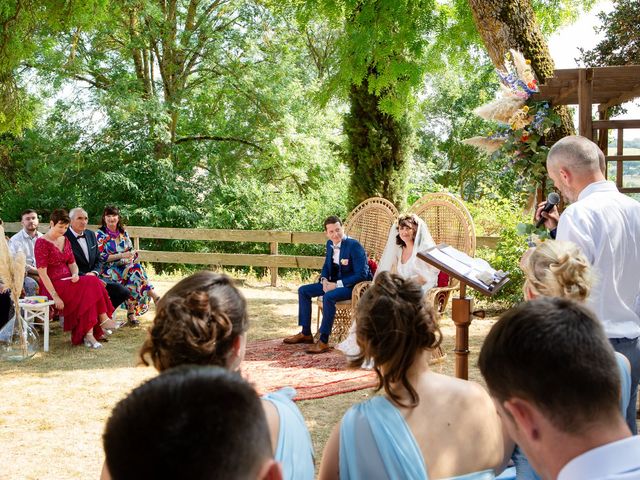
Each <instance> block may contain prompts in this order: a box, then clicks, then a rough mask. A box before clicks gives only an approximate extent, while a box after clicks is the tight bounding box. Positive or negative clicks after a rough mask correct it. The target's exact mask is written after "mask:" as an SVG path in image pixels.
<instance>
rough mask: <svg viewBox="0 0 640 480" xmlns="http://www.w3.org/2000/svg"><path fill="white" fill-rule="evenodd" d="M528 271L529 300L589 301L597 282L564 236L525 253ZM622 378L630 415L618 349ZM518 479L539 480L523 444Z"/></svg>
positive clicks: (623, 405) (626, 374)
mask: <svg viewBox="0 0 640 480" xmlns="http://www.w3.org/2000/svg"><path fill="white" fill-rule="evenodd" d="M521 267H522V270H523V271H524V274H525V282H524V286H523V291H524V298H525V300H532V299H534V298H537V297H541V296H544V297H562V298H568V299H571V300H575V301H576V302H579V303H585V302H586V301H587V298H588V297H589V292H590V291H591V284H592V283H593V274H592V267H591V265H590V264H589V262H588V261H587V259H586V257H585V256H584V255H583V253H582V252H581V251H580V249H579V248H578V246H577V245H575V244H574V243H572V242H566V241H562V240H557V241H546V242H544V243H541V244H540V245H538V246H537V247H535V248H531V249H529V250H528V251H527V252H525V254H524V255H523V256H522V260H521ZM615 356H616V362H617V364H618V373H619V375H620V382H621V395H620V411H621V412H622V413H623V415H626V412H627V406H628V405H629V398H630V397H631V366H630V364H629V361H628V360H627V358H626V357H625V356H624V355H622V354H621V353H618V352H615ZM513 460H514V462H515V464H516V470H517V475H518V476H517V478H518V480H537V479H539V478H540V477H539V476H538V475H537V473H536V472H534V471H533V470H532V468H531V465H530V464H529V462H528V460H527V458H526V457H525V456H524V455H523V454H522V452H521V450H520V448H519V447H516V451H515V452H514V455H513Z"/></svg>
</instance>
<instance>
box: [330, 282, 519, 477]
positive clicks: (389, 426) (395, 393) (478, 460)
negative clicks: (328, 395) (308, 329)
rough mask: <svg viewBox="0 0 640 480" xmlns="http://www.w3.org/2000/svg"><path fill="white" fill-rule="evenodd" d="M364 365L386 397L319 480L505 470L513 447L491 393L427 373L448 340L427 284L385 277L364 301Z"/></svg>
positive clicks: (335, 435) (366, 407)
mask: <svg viewBox="0 0 640 480" xmlns="http://www.w3.org/2000/svg"><path fill="white" fill-rule="evenodd" d="M356 325H357V327H356V336H357V341H358V345H360V347H361V353H360V356H359V357H357V358H354V359H353V361H352V362H351V363H352V366H356V367H357V366H360V365H361V364H362V362H363V361H365V360H373V362H374V365H375V366H374V369H375V371H376V373H377V374H378V378H379V384H378V390H381V389H383V388H384V395H380V396H375V397H373V398H372V399H370V400H367V401H365V402H363V403H360V404H357V405H355V406H353V407H351V408H350V409H349V410H348V411H347V413H346V414H345V415H344V417H343V418H342V421H341V422H340V423H339V424H338V425H336V427H335V428H334V429H333V432H332V433H331V437H330V438H329V441H328V442H327V445H326V447H325V451H324V455H323V457H322V464H321V466H320V476H319V478H320V479H322V480H324V479H342V480H345V479H346V480H365V479H372V478H375V479H399V478H401V479H408V480H413V479H415V480H424V479H429V478H434V479H435V478H439V479H442V478H450V479H460V480H463V479H464V480H489V479H493V478H495V475H496V473H497V472H498V473H499V472H501V471H502V470H503V466H504V465H505V464H506V463H507V461H508V459H509V456H510V454H511V452H512V451H513V444H512V443H511V441H510V440H509V439H505V437H504V435H503V433H502V426H501V422H500V419H499V418H498V415H497V413H496V409H495V406H494V404H493V402H492V400H491V398H490V397H489V395H488V393H487V392H486V391H485V390H484V389H483V388H482V387H481V386H479V385H478V384H475V383H473V382H468V381H464V380H460V379H457V378H452V377H448V376H445V375H440V374H437V373H434V372H432V371H431V370H430V369H429V356H430V351H431V350H432V349H433V348H436V347H437V346H438V345H439V344H440V341H441V338H442V335H441V333H440V330H439V328H438V326H437V323H436V314H435V313H434V311H433V309H432V307H431V306H430V305H428V304H427V303H426V302H424V301H423V295H422V291H421V288H420V285H419V284H418V283H417V282H415V281H413V280H411V279H403V278H402V277H400V276H399V275H396V274H392V273H389V272H383V273H381V274H380V275H379V276H378V277H377V279H376V281H375V282H374V284H373V285H372V286H371V287H370V288H369V290H368V291H367V292H366V293H365V295H364V296H363V297H362V299H361V300H360V302H359V305H358V309H357V311H356Z"/></svg>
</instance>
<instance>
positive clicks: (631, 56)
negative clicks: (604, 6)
mask: <svg viewBox="0 0 640 480" xmlns="http://www.w3.org/2000/svg"><path fill="white" fill-rule="evenodd" d="M613 5H614V9H613V10H612V11H611V12H610V13H605V12H600V13H599V14H598V18H599V19H600V22H601V23H602V25H601V26H600V27H596V32H597V33H603V34H604V39H603V40H602V41H600V42H599V43H598V45H596V47H595V48H593V49H592V50H584V49H582V48H581V49H580V57H581V61H582V62H583V63H584V64H585V65H588V66H593V67H605V66H607V65H638V64H640V25H639V24H638V19H639V18H640V3H639V2H637V1H635V0H614V1H613Z"/></svg>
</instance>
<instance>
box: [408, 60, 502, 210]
mask: <svg viewBox="0 0 640 480" xmlns="http://www.w3.org/2000/svg"><path fill="white" fill-rule="evenodd" d="M428 86H429V88H428V90H427V92H428V94H427V95H426V96H425V98H424V100H423V101H422V104H421V118H422V121H421V124H420V128H419V129H418V130H417V138H418V142H419V144H418V145H419V146H418V148H417V150H416V155H415V159H416V162H417V163H419V164H422V165H424V166H428V167H426V168H428V169H429V170H430V171H431V172H432V173H431V175H432V177H433V181H435V182H437V183H438V184H440V185H442V186H445V187H447V188H448V189H450V190H451V191H453V192H455V193H457V194H458V195H460V196H462V197H463V198H465V199H473V198H475V197H476V196H477V195H481V193H480V191H481V185H482V184H483V183H487V182H489V181H491V182H493V183H494V184H496V185H497V186H498V187H499V188H500V190H501V191H502V192H503V193H506V192H507V191H511V190H513V185H514V180H515V179H514V176H513V174H512V172H510V171H509V170H505V169H504V164H505V162H504V161H500V160H496V159H493V158H490V157H489V156H487V155H484V154H482V153H481V152H479V151H478V150H477V149H475V148H473V147H471V146H469V145H466V144H464V143H463V140H464V139H465V138H469V137H471V136H473V135H475V134H476V132H477V131H478V130H479V129H481V128H483V126H484V122H483V121H482V120H481V119H480V118H479V117H477V116H476V115H475V114H474V113H473V110H474V109H475V108H476V107H478V106H479V105H481V104H482V103H484V102H486V101H487V100H488V99H490V98H492V97H493V94H494V92H495V89H496V88H497V81H496V78H495V70H494V68H493V66H492V65H491V63H490V62H489V60H488V58H487V57H485V56H479V57H478V58H475V59H474V58H468V59H467V60H466V62H465V63H464V64H461V65H457V66H455V65H452V66H451V68H450V69H447V70H446V71H444V72H442V74H441V75H438V76H435V77H433V78H430V79H429V82H428Z"/></svg>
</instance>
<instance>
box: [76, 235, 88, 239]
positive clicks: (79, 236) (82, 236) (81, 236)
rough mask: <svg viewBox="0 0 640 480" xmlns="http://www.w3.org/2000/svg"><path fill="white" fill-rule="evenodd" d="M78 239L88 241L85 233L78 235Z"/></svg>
mask: <svg viewBox="0 0 640 480" xmlns="http://www.w3.org/2000/svg"><path fill="white" fill-rule="evenodd" d="M76 238H77V239H78V240H80V239H81V238H85V239H86V237H85V236H84V233H81V234H80V235H78V236H77V237H76Z"/></svg>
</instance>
